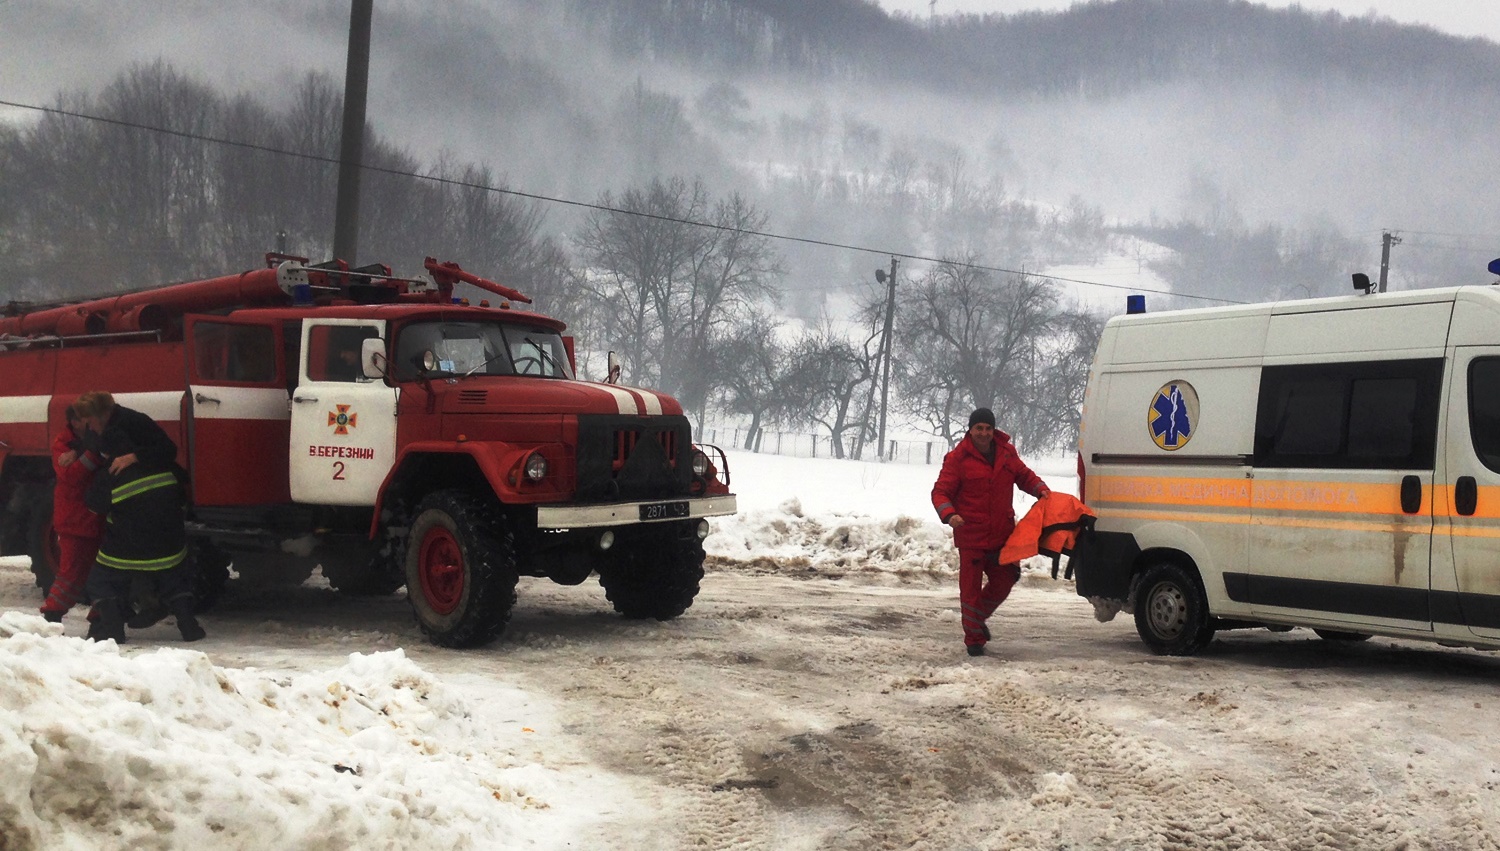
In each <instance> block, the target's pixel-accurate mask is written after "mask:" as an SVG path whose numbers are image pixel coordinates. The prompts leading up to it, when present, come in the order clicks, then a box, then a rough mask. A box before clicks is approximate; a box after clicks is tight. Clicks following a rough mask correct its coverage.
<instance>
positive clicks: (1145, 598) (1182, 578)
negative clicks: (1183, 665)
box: [1135, 562, 1214, 656]
mask: <svg viewBox="0 0 1500 851" xmlns="http://www.w3.org/2000/svg"><path fill="white" fill-rule="evenodd" d="M1135 629H1136V632H1138V633H1140V636H1141V640H1142V641H1144V642H1145V643H1146V646H1147V647H1150V648H1151V652H1153V653H1155V654H1157V655H1158V656H1191V655H1193V654H1194V653H1197V652H1198V651H1199V650H1202V649H1203V648H1204V647H1206V646H1208V643H1209V642H1210V641H1212V640H1213V638H1214V627H1213V622H1212V621H1211V620H1210V619H1209V614H1208V597H1207V595H1206V594H1204V593H1203V588H1202V586H1201V585H1199V584H1198V578H1197V576H1195V575H1194V574H1193V572H1192V571H1190V570H1187V569H1185V568H1183V567H1182V566H1180V565H1177V564H1173V563H1171V562H1160V563H1157V564H1153V565H1151V566H1150V567H1148V568H1146V571H1145V572H1144V573H1143V574H1142V575H1141V581H1140V584H1139V585H1137V586H1136V599H1135Z"/></svg>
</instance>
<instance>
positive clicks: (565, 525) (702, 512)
mask: <svg viewBox="0 0 1500 851" xmlns="http://www.w3.org/2000/svg"><path fill="white" fill-rule="evenodd" d="M737 510H739V506H738V503H737V501H736V499H735V496H734V494H725V495H723V496H700V497H695V498H692V499H669V500H640V501H632V502H610V503H605V504H603V505H598V504H590V505H539V506H537V509H536V525H537V528H538V529H591V528H596V527H601V526H634V525H637V524H641V523H667V522H670V521H672V520H692V519H697V518H701V517H722V516H724V515H727V514H733V513H735V512H736V511H737Z"/></svg>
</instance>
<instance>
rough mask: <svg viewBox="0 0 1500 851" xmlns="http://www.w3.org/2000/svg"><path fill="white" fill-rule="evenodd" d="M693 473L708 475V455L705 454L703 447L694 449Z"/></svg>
mask: <svg viewBox="0 0 1500 851" xmlns="http://www.w3.org/2000/svg"><path fill="white" fill-rule="evenodd" d="M693 475H695V476H705V475H708V456H707V455H704V454H703V450H701V449H694V450H693Z"/></svg>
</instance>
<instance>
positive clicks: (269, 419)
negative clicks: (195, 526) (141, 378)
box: [186, 316, 296, 505]
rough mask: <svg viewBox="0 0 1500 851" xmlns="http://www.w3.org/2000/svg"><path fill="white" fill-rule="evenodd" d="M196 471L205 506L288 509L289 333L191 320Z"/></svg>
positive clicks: (191, 461) (191, 436)
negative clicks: (285, 337) (285, 338)
mask: <svg viewBox="0 0 1500 851" xmlns="http://www.w3.org/2000/svg"><path fill="white" fill-rule="evenodd" d="M186 336H187V340H188V358H187V360H188V409H189V411H191V416H190V417H189V420H188V427H187V436H188V437H187V439H188V466H189V467H190V468H191V470H192V477H193V501H194V502H195V503H196V504H198V505H264V504H270V503H283V502H286V501H288V500H289V499H290V498H291V497H290V494H289V493H288V490H287V476H286V464H285V462H284V460H283V459H285V457H286V447H287V435H288V433H289V431H290V425H291V412H290V410H289V409H288V406H287V390H286V380H285V379H284V378H283V376H284V375H285V374H286V370H287V369H288V368H293V369H294V368H295V367H296V365H295V364H290V365H289V364H286V363H284V360H285V358H284V355H283V354H282V344H281V329H280V328H279V327H277V326H275V325H273V324H267V323H265V322H259V323H257V322H254V321H250V320H243V319H234V318H230V317H219V316H213V317H208V316H190V317H188V318H187V329H186Z"/></svg>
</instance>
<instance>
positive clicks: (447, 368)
mask: <svg viewBox="0 0 1500 851" xmlns="http://www.w3.org/2000/svg"><path fill="white" fill-rule="evenodd" d="M428 352H431V353H432V354H433V357H434V360H435V361H436V362H437V366H436V368H435V369H434V370H433V371H432V372H430V373H428V374H429V375H446V376H453V377H463V376H468V375H534V376H539V377H542V378H572V377H573V375H572V372H571V370H570V369H569V367H568V352H567V349H565V348H564V347H563V341H562V336H561V335H559V334H558V333H557V332H556V331H553V330H552V329H550V328H546V327H540V326H534V325H513V324H506V323H501V322H416V323H413V324H411V325H407V326H406V327H405V328H403V329H401V332H400V337H399V338H398V339H397V341H396V378H397V379H398V380H401V381H412V380H415V379H416V378H418V377H419V376H420V375H421V374H422V362H423V359H424V356H425V355H426V353H428Z"/></svg>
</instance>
